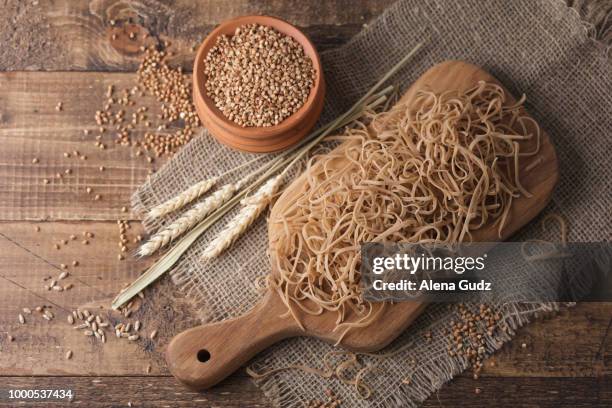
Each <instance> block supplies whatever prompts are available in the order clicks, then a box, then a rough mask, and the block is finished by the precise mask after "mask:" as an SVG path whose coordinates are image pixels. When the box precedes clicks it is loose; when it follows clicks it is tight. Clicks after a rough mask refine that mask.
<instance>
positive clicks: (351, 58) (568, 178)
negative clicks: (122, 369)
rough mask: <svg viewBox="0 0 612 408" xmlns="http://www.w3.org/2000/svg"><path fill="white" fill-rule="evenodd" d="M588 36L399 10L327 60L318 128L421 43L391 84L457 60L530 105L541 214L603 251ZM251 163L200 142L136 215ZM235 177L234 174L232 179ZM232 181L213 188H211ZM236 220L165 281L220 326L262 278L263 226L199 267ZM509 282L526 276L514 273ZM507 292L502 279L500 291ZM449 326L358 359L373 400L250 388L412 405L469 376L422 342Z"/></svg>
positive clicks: (408, 335) (605, 64) (493, 19)
mask: <svg viewBox="0 0 612 408" xmlns="http://www.w3.org/2000/svg"><path fill="white" fill-rule="evenodd" d="M592 31H593V30H591V29H590V27H589V26H588V25H587V24H586V23H584V22H583V21H581V20H580V17H579V16H578V14H577V13H576V12H575V11H574V10H572V9H570V8H568V7H567V6H566V5H565V4H564V3H563V2H562V1H559V0H537V1H532V0H517V1H512V2H508V1H506V0H491V1H487V2H472V1H467V0H461V1H459V2H452V3H451V2H440V1H436V0H402V1H399V2H398V3H396V4H394V5H393V6H392V7H390V8H389V9H388V10H386V11H385V12H384V13H383V14H382V15H381V16H380V17H379V18H378V19H377V20H376V21H375V22H373V23H372V24H371V25H370V26H369V27H368V28H367V29H365V30H364V31H363V32H362V33H360V34H359V35H357V36H356V37H355V38H354V39H353V40H352V41H351V42H350V43H348V44H347V45H345V46H343V47H341V48H339V49H337V50H332V51H329V52H326V53H324V54H323V55H322V59H323V66H324V67H325V70H326V71H325V76H326V82H327V84H328V94H327V99H326V106H325V110H324V117H323V118H322V122H326V121H327V120H329V119H331V118H333V117H335V116H337V115H338V114H340V113H342V112H343V111H344V110H345V109H347V108H348V107H350V105H351V103H352V102H354V101H355V100H357V99H358V98H359V97H360V96H361V95H362V94H363V93H365V92H366V91H367V89H368V88H369V87H370V86H371V85H372V84H373V83H374V82H375V81H376V80H377V79H378V78H380V76H382V75H383V74H384V72H386V71H387V70H388V69H389V68H390V67H391V66H393V65H394V64H395V63H396V62H397V61H398V60H400V59H401V58H402V57H403V56H404V55H405V54H406V53H407V52H408V51H409V50H410V49H412V47H414V45H415V44H417V43H418V42H420V41H423V40H424V39H426V42H425V46H424V47H423V49H422V50H421V51H419V53H418V54H417V55H416V56H415V57H414V58H413V59H412V60H411V61H410V62H409V63H408V64H407V66H406V67H405V68H404V69H403V70H402V71H401V72H400V73H399V74H398V75H397V76H396V77H395V78H394V83H396V84H398V85H399V86H400V87H401V89H402V90H404V89H406V88H407V87H408V85H409V84H410V83H411V82H413V81H414V80H415V79H416V78H418V77H419V76H420V75H421V74H422V73H423V72H425V71H426V70H427V69H428V68H429V67H431V66H433V65H434V64H436V63H438V62H441V61H444V60H448V59H461V60H466V61H468V62H471V63H474V64H476V65H479V66H481V67H483V68H484V69H485V70H487V71H489V72H490V73H491V74H493V75H494V76H495V77H497V78H498V79H499V80H500V81H501V82H502V83H503V84H504V85H505V86H506V87H507V88H508V89H509V90H510V92H512V93H513V94H514V95H515V96H520V95H521V94H522V93H525V94H526V95H527V103H526V107H527V109H528V111H529V113H530V114H531V115H532V116H533V117H534V118H535V119H536V120H537V121H538V122H539V124H540V125H541V126H542V127H543V128H544V129H545V130H546V132H547V133H548V134H549V135H550V136H551V138H552V142H553V144H554V145H555V147H556V149H557V154H558V156H559V162H560V166H561V168H560V171H561V179H560V183H559V186H558V187H557V189H556V192H555V194H554V196H553V199H552V201H551V203H550V204H549V206H548V208H547V209H546V210H545V212H544V213H545V214H547V213H551V212H555V213H560V214H562V215H563V217H565V218H566V219H567V220H568V223H569V237H568V238H569V240H570V241H602V240H610V239H611V238H612V236H611V231H612V219H611V218H610V217H609V210H610V208H612V197H611V195H610V191H612V189H611V187H612V186H611V183H612V168H611V166H610V160H609V157H610V155H611V154H612V152H611V151H610V146H611V145H612V144H611V143H610V139H609V137H610V135H611V134H612V124H611V121H610V112H612V77H611V76H610V72H611V68H612V66H611V64H610V61H609V59H608V57H607V51H608V50H607V49H606V47H605V46H603V45H602V44H600V43H598V42H596V41H595V40H593V39H592V38H591V33H592ZM253 157H254V156H253V155H250V154H246V153H240V152H235V151H231V150H230V149H228V148H226V147H224V146H221V145H220V144H218V143H217V142H216V141H214V140H213V139H212V138H211V137H210V136H209V135H208V134H206V132H204V134H203V135H201V136H200V137H198V138H196V139H195V140H193V141H192V142H191V143H190V144H189V145H187V146H185V148H183V149H182V150H181V151H180V152H179V153H178V154H177V155H176V156H175V157H174V158H173V159H172V160H171V161H170V162H169V163H168V164H167V165H166V166H164V167H163V168H162V169H160V171H158V172H157V173H156V174H155V175H154V176H153V177H151V179H150V180H149V181H148V182H146V183H145V184H144V185H143V186H141V187H140V188H139V190H138V191H137V192H136V193H135V194H134V196H133V207H134V210H135V211H137V212H139V213H141V214H144V213H146V211H147V210H149V209H150V208H152V207H154V206H155V205H158V204H160V203H162V202H164V201H165V200H167V199H168V198H170V197H172V196H174V195H176V194H178V193H179V192H180V191H182V190H184V189H185V188H187V187H189V186H190V185H192V184H194V183H196V182H197V181H199V180H202V179H203V178H205V177H212V176H216V175H218V174H221V173H225V172H226V171H228V170H229V169H230V168H232V167H234V166H237V165H239V164H242V163H244V162H246V161H248V160H250V159H252V158H253ZM262 160H264V158H262ZM256 167H257V164H256V163H255V164H253V165H251V166H247V167H246V168H244V169H243V170H242V172H241V174H246V173H247V172H249V171H252V170H253V169H254V168H256ZM239 176H240V174H234V175H233V180H235V179H237V178H238V177H239ZM228 181H229V180H228V179H222V180H220V182H219V184H218V185H223V184H224V183H226V182H228ZM236 211H237V210H235V211H233V212H230V213H229V214H228V215H227V216H226V218H225V219H224V220H222V221H221V222H219V223H217V225H215V226H214V227H213V228H211V230H209V231H208V232H207V233H205V234H204V235H203V236H202V237H200V239H198V241H197V242H196V243H195V244H194V245H193V246H192V248H190V249H189V250H188V251H187V253H186V254H185V255H184V256H183V257H182V258H181V260H180V261H179V263H178V264H177V266H176V267H175V268H174V271H173V275H174V277H175V280H176V282H177V283H178V284H179V285H181V286H182V287H183V288H184V289H185V290H186V291H187V292H188V293H189V295H190V296H191V298H192V299H193V300H194V302H195V303H196V304H197V305H198V307H199V308H200V312H201V315H202V316H203V320H205V321H218V320H222V319H227V318H230V317H234V316H238V315H240V314H242V313H244V312H246V311H247V310H248V309H250V308H251V307H252V306H253V305H254V304H255V303H256V302H257V300H258V299H259V296H260V294H259V293H258V292H257V291H256V290H255V287H254V283H253V282H254V281H255V280H256V278H258V277H261V276H263V275H265V274H267V273H268V272H269V269H270V265H269V262H268V259H267V255H266V249H267V245H268V240H267V230H266V219H265V217H261V218H260V219H259V220H258V221H257V222H256V223H255V225H254V227H252V229H251V230H250V231H249V232H248V233H247V234H245V236H243V237H242V238H241V239H239V240H238V241H237V242H236V244H235V245H234V246H233V247H232V248H231V249H230V250H229V251H228V252H226V253H225V254H224V255H223V256H221V257H220V258H218V259H216V260H213V261H211V262H206V263H203V262H202V261H201V260H200V256H201V254H202V252H203V250H204V248H205V247H206V246H207V244H208V242H210V240H211V239H213V238H214V237H215V236H216V234H217V233H218V232H219V231H220V230H221V229H222V228H223V227H224V225H225V223H226V222H227V220H229V219H230V217H233V216H234V215H235V214H236ZM177 216H178V214H171V215H169V216H167V217H166V218H163V219H161V220H153V221H149V222H147V223H146V224H145V227H146V229H147V231H148V232H154V231H156V230H157V229H158V228H159V227H160V226H161V225H163V224H167V223H168V222H171V221H172V220H174V219H176V217H177ZM558 234H559V233H558V231H552V230H551V231H548V232H543V231H542V229H541V228H540V225H539V219H536V220H534V221H533V222H532V223H531V224H530V225H528V226H527V227H525V228H524V229H523V230H522V231H521V232H520V233H519V234H518V236H516V237H514V240H517V241H518V240H523V239H527V238H539V239H549V240H558V236H559V235H558ZM513 279H521V280H523V279H531V277H530V276H529V275H526V274H525V273H523V272H521V271H517V275H516V277H513ZM512 283H513V280H509V281H508V285H512ZM249 288H252V290H249ZM555 307H556V305H554V304H531V305H519V304H505V305H501V304H498V305H496V309H497V310H499V311H500V312H501V313H502V315H503V320H504V321H505V322H506V323H507V324H508V325H509V326H510V327H511V328H512V329H516V328H518V327H520V326H522V325H524V324H526V323H528V322H529V320H530V319H531V318H532V317H533V315H534V313H535V312H537V311H541V310H550V309H554V308H555ZM452 318H453V312H452V311H449V310H448V309H447V308H446V306H445V305H442V304H438V305H431V306H429V307H428V308H427V309H426V311H425V312H424V313H423V314H422V315H421V316H420V317H419V318H418V319H417V321H416V322H415V323H414V324H413V325H412V326H411V327H410V329H409V330H407V331H406V332H405V333H403V334H402V335H401V336H400V337H399V338H398V339H397V340H396V341H395V342H393V343H392V344H391V345H390V346H389V347H388V348H387V349H386V350H385V351H386V352H389V351H393V350H397V349H399V348H402V351H401V352H399V353H398V354H397V355H395V356H394V357H386V358H375V357H369V356H361V357H359V361H360V364H361V366H362V367H366V366H369V365H376V366H377V367H379V368H380V369H382V370H381V371H373V372H372V373H371V374H368V375H366V377H365V379H364V380H365V381H366V382H367V383H368V384H369V386H371V387H372V389H373V395H372V397H371V398H370V399H368V400H362V399H360V397H359V395H358V393H357V392H356V390H355V387H353V386H347V385H345V384H342V383H341V382H340V381H338V380H337V379H333V378H332V379H325V378H320V377H318V376H316V375H313V374H309V373H304V372H301V371H296V370H290V371H283V372H279V373H277V374H275V375H273V376H271V377H269V378H266V379H264V380H260V381H258V382H257V383H258V385H259V386H260V387H261V388H262V389H263V391H264V392H265V393H266V395H268V396H269V397H270V398H271V399H272V400H273V401H274V402H275V403H276V404H278V405H281V406H287V407H294V406H295V407H298V406H303V404H305V403H307V402H308V401H310V400H312V399H322V398H323V394H322V392H323V389H325V388H328V387H329V388H332V389H333V390H334V392H335V393H336V395H337V396H338V397H339V398H340V399H341V400H342V401H343V405H346V406H367V407H392V406H398V405H400V404H401V405H402V406H416V405H418V403H419V402H421V401H423V400H424V399H426V398H427V397H428V396H430V395H431V394H432V393H433V392H435V391H436V390H438V389H439V388H440V387H441V386H442V384H443V383H445V382H446V381H448V380H450V379H451V378H452V377H453V376H455V375H457V374H459V373H460V372H461V371H463V370H465V369H466V368H467V363H466V361H465V360H463V359H460V358H458V357H449V356H448V354H447V350H446V347H447V338H446V337H442V336H440V337H434V338H433V339H432V340H431V341H430V342H427V341H426V339H425V336H424V333H426V332H427V331H432V332H434V333H435V332H437V329H438V328H442V327H447V326H448V322H449V321H450V320H451V319H452ZM511 336H512V331H511V333H510V334H509V335H507V334H502V333H501V332H496V333H495V334H494V335H493V336H488V337H487V339H486V340H487V342H486V349H487V353H488V354H490V353H492V352H494V351H495V350H496V349H498V348H499V347H501V345H502V344H503V342H505V341H508V340H510V339H511ZM333 349H334V348H333V347H332V346H331V345H328V344H325V343H323V342H322V341H319V340H316V339H310V338H296V339H291V340H287V341H284V342H282V343H281V344H278V345H276V346H274V347H272V348H271V349H270V350H268V351H267V352H265V353H263V354H262V355H260V356H258V357H257V358H256V359H255V361H254V363H253V364H254V367H255V368H256V369H257V370H258V371H262V370H268V369H272V368H278V367H284V366H288V365H292V364H306V365H310V366H314V367H318V368H321V365H322V362H321V359H322V357H323V355H324V354H325V353H327V352H328V351H330V350H333ZM405 378H410V379H411V381H410V384H404V383H402V380H403V379H405Z"/></svg>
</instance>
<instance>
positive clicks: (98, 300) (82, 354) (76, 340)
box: [0, 222, 195, 375]
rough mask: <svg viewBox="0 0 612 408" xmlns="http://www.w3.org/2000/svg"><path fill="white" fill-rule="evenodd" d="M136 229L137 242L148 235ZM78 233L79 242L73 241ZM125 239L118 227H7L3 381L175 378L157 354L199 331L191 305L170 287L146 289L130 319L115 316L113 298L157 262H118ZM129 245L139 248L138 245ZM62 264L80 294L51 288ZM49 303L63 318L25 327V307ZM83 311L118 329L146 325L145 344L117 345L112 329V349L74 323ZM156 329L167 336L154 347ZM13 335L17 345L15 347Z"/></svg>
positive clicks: (0, 312)
mask: <svg viewBox="0 0 612 408" xmlns="http://www.w3.org/2000/svg"><path fill="white" fill-rule="evenodd" d="M131 226H132V227H131V228H130V229H129V230H128V231H129V232H128V237H129V238H130V239H132V238H133V237H135V236H136V235H137V234H141V233H142V231H141V230H140V226H139V223H131ZM35 227H39V228H40V232H37V231H36V230H35ZM83 231H88V232H93V233H94V237H92V238H89V245H83V244H82V242H81V240H82V239H83V237H82V232H83ZM72 234H74V235H76V236H77V237H78V239H77V240H75V241H71V240H70V235H72ZM64 239H65V240H68V244H67V245H61V246H60V248H61V249H59V250H57V249H55V247H54V244H55V243H57V242H59V241H60V240H64ZM117 240H118V228H117V225H116V224H115V223H114V222H78V223H74V222H53V223H51V222H40V223H31V222H0V375H123V374H136V375H140V374H143V373H144V370H145V368H146V366H147V365H148V364H152V366H153V373H157V374H159V373H162V372H163V373H167V370H166V368H165V364H163V362H162V361H161V359H159V358H157V357H156V356H155V353H159V352H161V349H162V348H163V347H164V346H165V344H166V343H167V341H168V339H169V338H170V337H171V336H172V335H173V334H174V333H175V332H177V331H180V330H183V329H185V328H187V327H190V326H193V325H194V323H195V322H194V320H193V319H190V317H189V316H190V314H189V313H188V312H187V310H190V307H189V303H188V301H187V300H185V299H184V298H183V295H182V294H178V293H175V292H173V290H172V289H173V286H171V285H169V284H168V282H166V283H165V284H163V285H162V286H159V285H158V286H157V287H154V288H151V289H149V290H147V291H145V296H146V299H145V300H144V301H140V300H138V301H136V302H135V306H134V312H133V313H132V316H131V317H130V318H129V319H126V318H123V317H122V316H121V315H120V314H119V313H117V312H114V311H111V310H110V302H111V300H112V299H113V297H114V296H115V295H116V294H117V293H118V292H119V290H121V288H122V287H123V286H124V285H125V284H127V283H129V282H131V281H133V280H134V279H135V278H136V277H137V276H138V274H139V273H140V272H141V271H142V270H144V269H145V268H146V266H147V265H148V264H149V263H151V261H139V260H135V259H133V258H130V257H127V259H126V260H123V261H120V260H118V259H117V255H118V254H119V253H120V252H119V247H118V245H117ZM128 245H129V248H130V249H133V248H135V244H134V243H130V244H128ZM73 260H77V261H78V262H79V264H78V266H76V267H74V266H73V265H72V261H73ZM62 263H63V264H66V265H68V269H67V271H68V272H69V274H70V275H69V276H68V278H66V279H64V280H62V281H61V283H62V284H68V283H72V284H73V285H74V286H73V288H72V289H70V290H68V291H64V292H56V291H49V290H47V289H46V288H45V284H46V283H48V281H45V280H44V279H45V278H48V277H52V278H53V279H57V276H58V275H59V274H60V273H61V272H62V271H63V269H62V268H61V267H60V265H61V264H62ZM161 288H163V290H161ZM169 289H170V290H169ZM42 305H46V306H48V307H50V308H51V311H52V312H53V313H54V314H55V316H56V317H55V319H53V320H51V321H47V320H44V319H43V318H42V317H41V316H40V315H38V314H37V313H33V314H32V315H24V316H25V318H26V324H25V325H22V324H20V323H19V321H18V318H17V317H18V314H19V313H22V308H24V307H27V308H30V309H32V310H33V309H34V308H35V307H36V306H42ZM77 308H80V309H88V310H90V311H91V312H92V313H94V312H96V313H98V314H100V315H101V316H102V317H103V318H104V319H105V320H108V321H109V322H111V323H112V324H113V325H114V324H116V323H118V322H126V323H127V322H132V324H133V323H134V322H135V321H136V320H140V321H141V322H142V329H141V334H142V336H143V340H142V341H141V344H139V345H137V344H134V343H130V342H127V341H125V339H117V338H115V337H114V330H110V329H109V330H107V333H108V336H107V339H108V341H107V343H106V344H101V343H100V342H98V341H95V340H93V339H92V338H87V337H85V336H83V333H82V332H80V331H77V330H73V329H72V328H71V326H70V325H69V324H68V322H67V320H66V318H67V315H68V314H69V313H71V312H72V310H74V309H77ZM177 316H178V317H180V318H177ZM153 330H157V331H158V333H159V334H158V336H157V338H156V339H155V340H154V341H150V340H149V339H148V338H147V336H148V334H149V333H150V332H151V331H153ZM8 335H11V336H13V338H14V339H15V340H14V341H13V342H10V341H8ZM67 350H72V351H73V352H74V356H73V358H72V359H71V360H65V359H64V354H65V352H66V351H67ZM126 355H129V356H130V357H129V358H125V356H126ZM92 361H95V364H91V362H92Z"/></svg>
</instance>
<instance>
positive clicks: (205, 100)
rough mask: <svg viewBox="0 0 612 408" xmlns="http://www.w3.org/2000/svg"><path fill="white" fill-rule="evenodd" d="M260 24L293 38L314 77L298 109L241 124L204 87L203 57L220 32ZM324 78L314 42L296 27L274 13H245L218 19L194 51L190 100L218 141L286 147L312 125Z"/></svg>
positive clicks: (247, 147)
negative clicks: (276, 118) (270, 120)
mask: <svg viewBox="0 0 612 408" xmlns="http://www.w3.org/2000/svg"><path fill="white" fill-rule="evenodd" d="M253 23H256V24H260V25H266V26H269V27H272V28H274V29H275V30H277V31H278V32H280V33H282V34H285V35H288V36H290V37H292V38H293V39H295V40H296V41H297V42H298V43H299V44H300V45H301V46H302V47H303V48H304V52H305V54H306V55H307V56H308V57H309V58H310V59H311V60H312V65H313V67H314V69H315V81H314V85H313V87H312V89H311V90H310V94H309V95H308V99H307V100H306V102H305V103H304V105H302V107H301V108H300V109H298V111H297V112H295V113H294V114H293V115H291V116H289V117H288V118H286V119H285V120H283V121H282V122H281V123H279V124H278V125H275V126H269V127H242V126H239V125H237V124H235V123H234V122H232V121H231V120H229V119H227V118H226V117H225V116H224V115H223V113H222V112H221V111H220V110H219V109H218V108H217V107H216V106H215V104H214V102H213V101H212V99H211V98H210V97H209V96H208V94H207V93H206V89H205V87H204V85H205V83H206V75H205V74H204V64H205V62H204V59H205V58H206V55H207V54H208V51H209V50H210V49H211V48H212V47H213V46H214V45H215V43H216V40H217V37H218V36H219V35H232V34H233V33H234V32H235V30H236V28H238V27H240V26H242V25H245V24H253ZM324 97H325V80H324V78H323V71H322V69H321V60H320V58H319V54H318V53H317V50H316V49H315V47H314V45H313V44H312V43H311V42H310V40H309V39H308V37H306V35H305V34H304V33H302V32H301V31H300V30H299V29H297V28H296V27H294V26H292V25H291V24H289V23H287V22H286V21H283V20H280V19H278V18H274V17H268V16H245V17H238V18H235V19H232V20H228V21H225V22H223V23H221V24H220V25H219V26H218V27H217V28H215V29H214V30H213V31H212V32H211V33H210V34H209V35H208V37H206V39H205V40H204V42H203V43H202V45H200V48H199V49H198V52H197V54H196V58H195V63H194V67H193V100H194V104H195V107H196V111H197V113H198V116H199V117H200V120H201V121H202V123H203V124H204V126H206V128H207V129H208V130H209V131H210V133H211V134H212V135H213V136H214V137H215V138H216V139H217V140H218V141H220V142H221V143H224V144H226V145H228V146H230V147H233V148H235V149H239V150H243V151H248V152H255V153H267V152H275V151H280V150H283V149H286V148H288V147H289V146H292V145H294V144H296V143H297V142H299V141H300V140H301V139H302V138H304V136H306V135H307V134H308V132H309V131H310V130H311V129H312V128H313V127H314V125H315V123H316V122H317V120H318V119H319V116H320V115H321V111H322V110H323V99H324Z"/></svg>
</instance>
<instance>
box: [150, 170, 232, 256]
mask: <svg viewBox="0 0 612 408" xmlns="http://www.w3.org/2000/svg"><path fill="white" fill-rule="evenodd" d="M241 186H242V182H238V183H228V184H226V185H224V186H223V187H221V188H220V189H219V190H217V191H215V192H214V193H212V194H211V195H210V196H209V197H207V198H206V199H205V200H204V201H202V202H201V203H199V204H196V205H195V206H194V207H193V208H192V209H190V210H189V211H187V212H185V214H183V215H182V216H180V217H179V218H177V219H176V220H175V221H174V222H173V223H172V224H170V225H168V226H167V227H165V228H164V229H163V230H161V231H159V232H158V233H156V234H155V235H153V236H152V237H151V238H150V239H149V240H148V241H147V242H146V243H145V244H143V245H142V246H141V247H140V248H139V249H138V255H140V256H148V255H151V254H152V253H154V252H155V251H157V250H158V249H160V248H162V247H164V246H166V245H167V244H169V243H170V242H172V241H173V240H174V239H176V238H177V237H179V236H181V235H182V234H184V233H185V232H186V231H188V230H189V229H191V227H193V226H194V225H196V224H197V223H199V222H200V221H202V220H203V219H204V218H206V216H207V215H208V214H210V213H212V212H213V211H215V210H216V209H217V208H219V207H220V206H221V205H223V204H224V203H225V202H226V201H228V200H229V199H230V198H232V197H233V195H234V194H235V193H236V191H237V190H238V189H239V188H240V187H241Z"/></svg>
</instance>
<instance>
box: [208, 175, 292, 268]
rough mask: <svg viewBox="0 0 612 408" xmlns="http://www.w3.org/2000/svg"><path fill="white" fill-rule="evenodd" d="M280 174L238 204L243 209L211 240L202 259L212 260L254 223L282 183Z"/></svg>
mask: <svg viewBox="0 0 612 408" xmlns="http://www.w3.org/2000/svg"><path fill="white" fill-rule="evenodd" d="M282 180H283V177H282V175H281V174H279V175H278V176H274V177H272V178H271V179H270V180H268V181H267V182H266V183H265V184H264V185H263V186H261V187H260V188H259V190H257V192H256V193H255V194H254V195H252V196H250V197H247V198H245V199H243V200H242V201H241V202H240V203H241V204H242V205H243V207H242V208H241V209H240V211H239V212H238V214H236V216H235V217H234V218H233V219H232V220H231V221H230V222H228V223H227V225H226V226H225V228H223V230H222V231H221V232H220V233H219V235H218V236H217V237H216V238H215V239H213V240H212V241H211V242H210V243H209V244H208V247H206V249H205V250H204V253H203V254H202V259H212V258H216V257H217V256H219V255H220V254H221V253H222V252H223V251H225V250H226V249H227V248H229V247H230V246H231V245H232V244H233V243H234V242H235V241H236V240H237V239H238V238H240V236H241V235H242V234H243V233H244V232H245V231H246V230H247V229H248V228H249V226H251V224H253V222H255V220H256V219H257V218H258V217H259V216H260V215H261V213H262V212H263V210H265V209H266V208H267V207H268V204H270V201H272V197H273V196H274V194H275V193H276V192H277V191H278V188H279V187H280V185H281V183H282Z"/></svg>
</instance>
